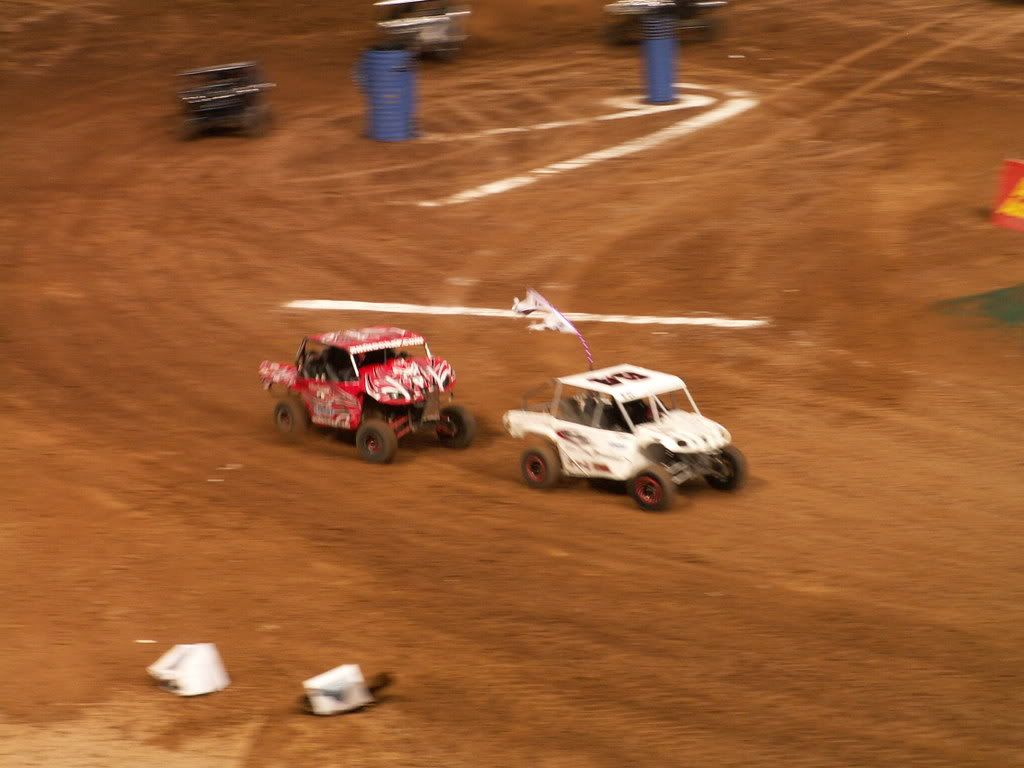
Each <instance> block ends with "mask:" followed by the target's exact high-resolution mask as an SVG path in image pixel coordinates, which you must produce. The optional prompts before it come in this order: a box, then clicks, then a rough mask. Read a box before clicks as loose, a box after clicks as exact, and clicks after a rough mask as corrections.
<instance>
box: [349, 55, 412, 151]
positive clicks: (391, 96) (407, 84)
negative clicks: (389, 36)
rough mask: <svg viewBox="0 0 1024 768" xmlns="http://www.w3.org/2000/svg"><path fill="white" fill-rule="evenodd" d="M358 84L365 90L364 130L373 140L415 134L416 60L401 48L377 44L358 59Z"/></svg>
mask: <svg viewBox="0 0 1024 768" xmlns="http://www.w3.org/2000/svg"><path fill="white" fill-rule="evenodd" d="M358 80H359V85H360V87H361V88H362V89H363V92H364V93H365V94H366V101H367V119H366V133H367V135H369V137H370V138H371V139H376V140H377V141H406V140H408V139H411V138H413V137H415V136H416V64H415V59H414V58H413V55H412V54H411V53H410V52H409V51H407V50H406V49H404V48H396V47H393V46H390V47H386V46H380V47H377V48H372V49H370V50H368V51H365V52H364V53H363V56H362V58H361V59H360V60H359V70H358Z"/></svg>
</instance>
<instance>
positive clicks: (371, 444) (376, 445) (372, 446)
mask: <svg viewBox="0 0 1024 768" xmlns="http://www.w3.org/2000/svg"><path fill="white" fill-rule="evenodd" d="M365 445H366V452H367V453H377V451H379V450H380V441H379V440H378V439H377V436H376V435H370V436H369V437H367V438H366V443H365Z"/></svg>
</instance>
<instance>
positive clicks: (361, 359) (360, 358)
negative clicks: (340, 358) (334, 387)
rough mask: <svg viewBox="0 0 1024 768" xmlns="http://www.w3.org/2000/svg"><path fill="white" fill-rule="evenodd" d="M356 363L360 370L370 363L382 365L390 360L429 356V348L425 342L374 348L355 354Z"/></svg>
mask: <svg viewBox="0 0 1024 768" xmlns="http://www.w3.org/2000/svg"><path fill="white" fill-rule="evenodd" d="M354 357H355V360H356V365H358V366H359V368H360V370H361V369H363V368H366V367H368V366H371V365H384V364H385V363H388V362H390V361H392V360H412V359H416V358H427V359H429V358H430V350H429V349H427V346H426V344H410V345H409V346H407V347H397V348H394V347H392V348H389V349H375V350H372V351H370V352H360V353H357V354H356V355H355V356H354Z"/></svg>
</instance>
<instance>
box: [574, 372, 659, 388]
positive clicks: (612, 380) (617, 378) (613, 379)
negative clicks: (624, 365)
mask: <svg viewBox="0 0 1024 768" xmlns="http://www.w3.org/2000/svg"><path fill="white" fill-rule="evenodd" d="M646 378H647V375H646V374H643V373H637V372H636V371H622V372H621V373H613V374H612V375H611V376H604V377H600V376H598V377H595V378H593V379H588V381H592V382H594V383H595V384H604V385H605V386H606V387H616V386H618V385H619V384H621V383H622V382H624V381H643V380H644V379H646Z"/></svg>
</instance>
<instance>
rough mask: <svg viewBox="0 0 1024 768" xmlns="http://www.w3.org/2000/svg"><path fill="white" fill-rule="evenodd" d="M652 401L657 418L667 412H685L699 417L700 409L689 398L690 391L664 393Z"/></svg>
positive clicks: (681, 390) (679, 390) (684, 389)
mask: <svg viewBox="0 0 1024 768" xmlns="http://www.w3.org/2000/svg"><path fill="white" fill-rule="evenodd" d="M653 399H654V402H655V408H656V410H657V413H658V417H659V418H660V417H661V416H663V415H665V414H667V413H668V412H669V411H685V412H687V413H696V414H697V415H700V409H699V408H697V404H696V403H695V402H694V401H693V398H692V397H691V396H690V391H689V390H688V389H686V388H683V389H677V390H673V391H672V392H666V393H665V394H663V395H660V396H658V397H655V398H653Z"/></svg>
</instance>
